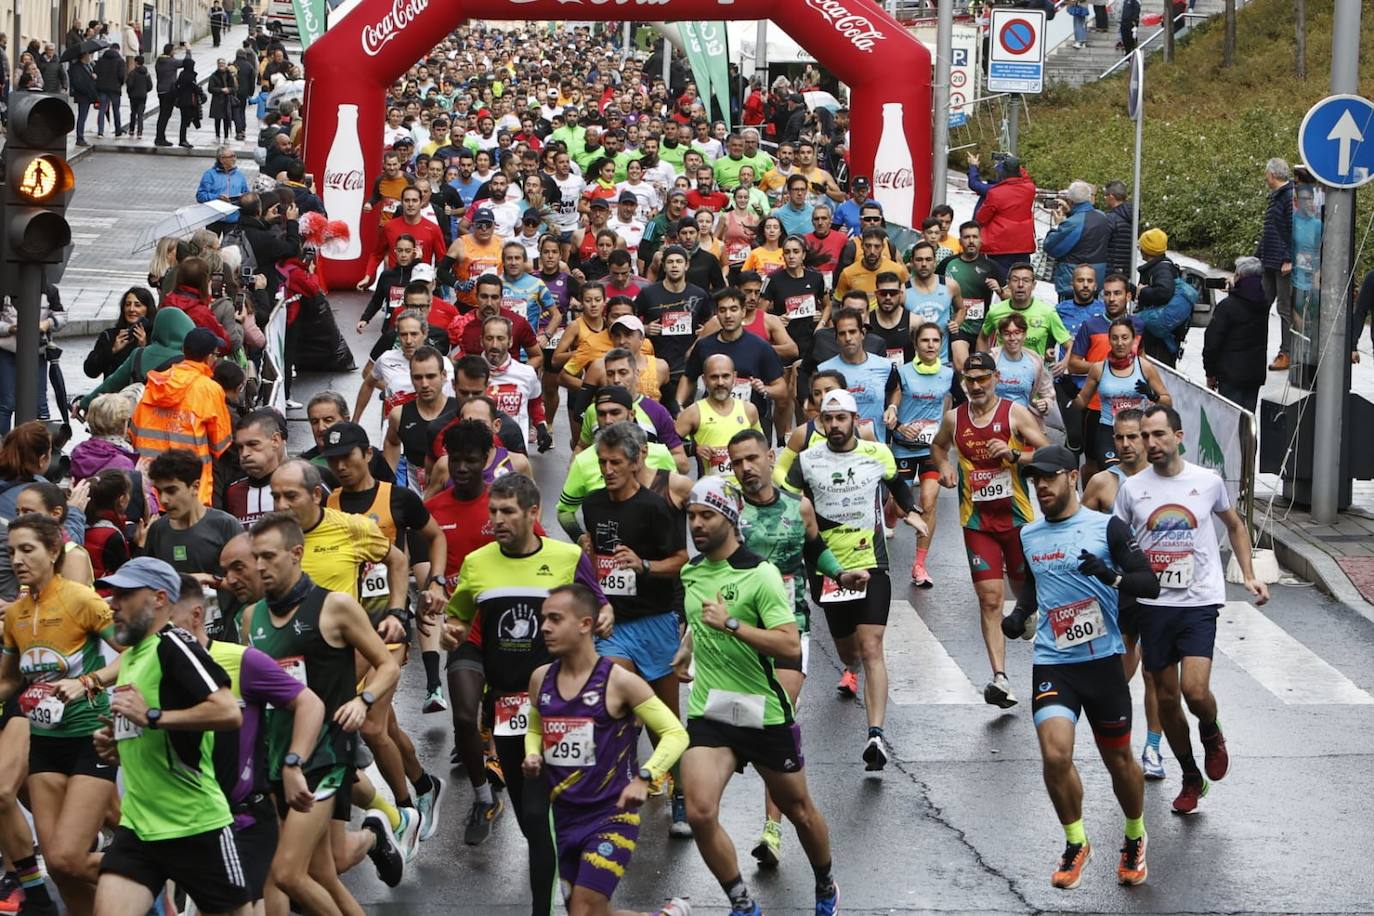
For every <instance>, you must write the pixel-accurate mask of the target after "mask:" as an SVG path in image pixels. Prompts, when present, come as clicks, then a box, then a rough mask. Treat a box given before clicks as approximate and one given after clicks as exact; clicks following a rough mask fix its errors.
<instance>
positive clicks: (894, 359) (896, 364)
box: [887, 348, 906, 369]
mask: <svg viewBox="0 0 1374 916" xmlns="http://www.w3.org/2000/svg"><path fill="white" fill-rule="evenodd" d="M887 358H888V360H889V361H890V362H891V363H892V367H893V368H894V369H900V368H901V367H902V363H904V362H906V351H905V350H902V349H901V348H898V349H896V350H888V351H887Z"/></svg>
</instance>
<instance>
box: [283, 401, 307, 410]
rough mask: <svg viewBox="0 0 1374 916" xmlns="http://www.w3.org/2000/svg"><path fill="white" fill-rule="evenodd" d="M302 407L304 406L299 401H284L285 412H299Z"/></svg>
mask: <svg viewBox="0 0 1374 916" xmlns="http://www.w3.org/2000/svg"><path fill="white" fill-rule="evenodd" d="M304 406H305V405H304V404H302V403H301V402H300V401H293V400H291V399H290V398H287V399H286V409H287V410H300V409H301V408H302V407H304Z"/></svg>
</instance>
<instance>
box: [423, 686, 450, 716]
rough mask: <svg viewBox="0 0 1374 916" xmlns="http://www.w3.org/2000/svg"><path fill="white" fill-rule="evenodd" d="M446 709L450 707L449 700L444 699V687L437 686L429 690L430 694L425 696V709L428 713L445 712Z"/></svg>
mask: <svg viewBox="0 0 1374 916" xmlns="http://www.w3.org/2000/svg"><path fill="white" fill-rule="evenodd" d="M446 709H448V701H447V700H445V699H444V688H442V687H435V688H434V689H433V690H431V691H430V692H429V696H427V697H425V705H424V711H425V712H426V713H431V712H443V711H444V710H446Z"/></svg>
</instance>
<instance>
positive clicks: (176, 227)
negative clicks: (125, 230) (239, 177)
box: [131, 200, 239, 254]
mask: <svg viewBox="0 0 1374 916" xmlns="http://www.w3.org/2000/svg"><path fill="white" fill-rule="evenodd" d="M238 209H239V207H238V204H236V203H234V202H232V201H228V200H211V201H206V202H205V203H203V204H190V205H188V206H185V207H180V208H178V209H177V210H176V211H175V212H174V213H172V215H171V216H168V217H167V218H165V219H163V220H161V221H159V222H158V223H156V224H154V225H152V226H149V227H148V228H147V229H145V230H143V232H142V234H140V235H139V237H138V241H137V242H136V243H135V244H134V249H133V251H132V252H131V253H132V254H138V253H139V252H141V251H147V250H148V249H149V248H152V247H153V246H154V245H156V244H157V241H158V239H161V238H166V237H167V236H169V235H175V236H182V235H186V234H187V233H190V232H194V231H195V230H196V229H199V228H201V227H202V226H208V225H210V224H211V223H213V222H214V221H215V220H217V219H220V218H222V217H224V216H227V215H228V214H230V213H237V212H238Z"/></svg>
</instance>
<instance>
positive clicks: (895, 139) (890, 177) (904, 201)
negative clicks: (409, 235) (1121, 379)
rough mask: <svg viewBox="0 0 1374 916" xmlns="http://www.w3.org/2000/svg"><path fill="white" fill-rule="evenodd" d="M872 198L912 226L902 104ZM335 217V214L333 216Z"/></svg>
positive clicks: (889, 117) (912, 185)
mask: <svg viewBox="0 0 1374 916" xmlns="http://www.w3.org/2000/svg"><path fill="white" fill-rule="evenodd" d="M873 198H874V200H876V201H878V203H880V204H882V205H883V215H884V216H886V217H887V219H888V221H889V222H894V223H898V224H900V225H903V226H909V225H910V224H911V221H912V217H911V210H912V207H914V206H915V204H916V173H915V170H914V169H913V168H912V163H911V147H910V146H908V145H907V142H906V130H905V129H904V128H903V126H902V103H901V102H884V103H883V135H882V136H881V137H880V138H878V153H877V155H876V156H874V157H873ZM331 215H333V214H331Z"/></svg>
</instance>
